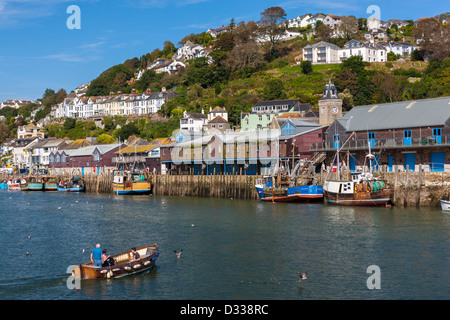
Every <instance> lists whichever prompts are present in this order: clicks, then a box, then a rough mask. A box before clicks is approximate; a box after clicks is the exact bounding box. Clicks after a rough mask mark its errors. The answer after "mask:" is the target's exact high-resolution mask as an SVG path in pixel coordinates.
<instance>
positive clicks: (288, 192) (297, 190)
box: [255, 177, 323, 202]
mask: <svg viewBox="0 0 450 320" xmlns="http://www.w3.org/2000/svg"><path fill="white" fill-rule="evenodd" d="M280 180H281V181H280V183H279V182H278V177H265V178H264V181H263V182H260V183H258V184H257V185H256V186H255V188H256V191H257V193H258V196H259V199H260V200H261V201H269V202H312V201H320V200H322V199H323V188H322V186H319V185H302V186H290V185H289V181H286V180H284V181H283V180H282V178H281V179H280Z"/></svg>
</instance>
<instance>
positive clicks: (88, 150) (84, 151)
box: [66, 143, 122, 157]
mask: <svg viewBox="0 0 450 320" xmlns="http://www.w3.org/2000/svg"><path fill="white" fill-rule="evenodd" d="M121 145H122V144H120V143H115V144H98V145H94V146H89V147H84V148H80V149H75V150H66V153H67V154H68V155H70V156H71V157H82V156H90V155H92V154H93V153H94V150H95V149H98V151H99V152H100V154H105V153H106V152H108V151H111V150H113V149H114V148H118V147H119V146H121ZM67 151H68V152H67Z"/></svg>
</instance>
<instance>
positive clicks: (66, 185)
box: [57, 176, 86, 192]
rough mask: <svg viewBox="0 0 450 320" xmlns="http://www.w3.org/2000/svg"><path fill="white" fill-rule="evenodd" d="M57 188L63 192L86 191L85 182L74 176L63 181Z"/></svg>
mask: <svg viewBox="0 0 450 320" xmlns="http://www.w3.org/2000/svg"><path fill="white" fill-rule="evenodd" d="M57 188H58V191H61V192H84V191H85V190H86V188H85V185H84V181H83V179H82V178H81V177H80V176H74V177H73V178H72V179H70V180H61V181H60V182H59V184H58V186H57Z"/></svg>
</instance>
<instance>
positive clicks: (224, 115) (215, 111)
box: [208, 107, 228, 121]
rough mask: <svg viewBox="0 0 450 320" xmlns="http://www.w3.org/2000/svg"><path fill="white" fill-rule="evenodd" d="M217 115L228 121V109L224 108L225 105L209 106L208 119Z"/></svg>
mask: <svg viewBox="0 0 450 320" xmlns="http://www.w3.org/2000/svg"><path fill="white" fill-rule="evenodd" d="M217 116H220V117H222V118H223V119H225V120H226V121H228V111H227V110H226V109H225V107H224V108H221V107H215V108H214V109H212V108H209V112H208V121H211V120H212V119H214V118H215V117H217Z"/></svg>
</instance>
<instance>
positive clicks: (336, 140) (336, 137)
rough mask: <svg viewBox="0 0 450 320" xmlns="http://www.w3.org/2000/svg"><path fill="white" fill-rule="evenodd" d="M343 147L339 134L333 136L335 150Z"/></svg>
mask: <svg viewBox="0 0 450 320" xmlns="http://www.w3.org/2000/svg"><path fill="white" fill-rule="evenodd" d="M340 147H341V137H340V135H338V134H335V135H333V148H334V149H339V148H340Z"/></svg>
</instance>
